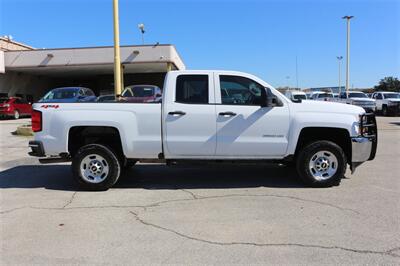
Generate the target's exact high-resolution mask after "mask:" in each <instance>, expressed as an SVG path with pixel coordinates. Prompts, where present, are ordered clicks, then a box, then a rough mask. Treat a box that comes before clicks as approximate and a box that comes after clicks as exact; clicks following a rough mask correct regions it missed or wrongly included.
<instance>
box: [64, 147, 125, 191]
mask: <svg viewBox="0 0 400 266" xmlns="http://www.w3.org/2000/svg"><path fill="white" fill-rule="evenodd" d="M72 172H73V175H74V178H75V180H76V181H77V182H78V183H79V184H80V185H81V186H82V187H83V188H84V189H87V190H96V191H102V190H107V189H109V188H110V187H112V186H113V185H114V184H115V183H116V182H117V180H118V178H119V176H120V173H121V165H120V162H119V160H118V157H117V155H116V154H114V152H113V151H112V150H110V149H109V148H107V147H106V146H103V145H99V144H89V145H86V146H83V147H82V148H80V149H79V151H78V152H77V154H76V155H75V156H74V158H73V160H72Z"/></svg>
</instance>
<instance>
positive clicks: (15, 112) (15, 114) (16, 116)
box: [14, 110, 20, 120]
mask: <svg viewBox="0 0 400 266" xmlns="http://www.w3.org/2000/svg"><path fill="white" fill-rule="evenodd" d="M19 117H20V115H19V111H18V110H15V111H14V119H15V120H18V119H19Z"/></svg>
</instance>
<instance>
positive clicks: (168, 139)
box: [163, 72, 216, 158]
mask: <svg viewBox="0 0 400 266" xmlns="http://www.w3.org/2000/svg"><path fill="white" fill-rule="evenodd" d="M174 75H175V73H173V72H171V73H170V74H169V77H170V78H171V80H176V83H173V82H171V83H167V84H166V86H168V88H169V91H168V92H167V93H169V94H168V95H167V97H168V99H173V100H168V102H166V103H164V110H163V119H164V131H165V132H164V138H165V142H164V143H165V144H166V147H164V148H165V156H166V158H179V157H180V156H182V157H183V158H190V157H193V158H196V157H210V156H214V155H215V149H216V136H215V133H216V128H215V127H216V125H215V120H216V115H215V105H214V104H213V103H214V102H215V101H214V100H215V96H214V94H215V93H214V81H213V76H212V74H209V73H208V72H205V73H201V72H200V73H198V74H197V73H196V74H192V73H190V74H178V76H176V79H175V77H174ZM164 99H165V97H164Z"/></svg>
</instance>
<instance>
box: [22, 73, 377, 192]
mask: <svg viewBox="0 0 400 266" xmlns="http://www.w3.org/2000/svg"><path fill="white" fill-rule="evenodd" d="M164 84H165V86H164V88H163V100H162V103H141V104H136V103H123V104H122V103H121V104H118V103H103V104H85V103H80V104H62V103H61V104H57V108H48V107H49V106H48V105H47V104H40V103H38V104H35V105H34V111H33V113H32V129H33V131H34V132H35V140H34V141H31V142H29V146H30V147H31V149H32V151H31V152H30V155H32V156H38V157H41V159H40V162H43V163H46V162H47V163H51V162H60V161H64V162H65V161H72V171H73V177H74V178H75V179H76V180H77V182H78V183H79V184H80V185H81V186H82V187H84V188H85V189H88V190H105V189H108V188H110V187H112V186H113V185H114V184H115V183H116V182H117V180H118V178H119V176H120V174H121V171H123V168H128V167H131V166H132V165H133V164H135V162H136V161H138V160H146V159H150V160H152V161H153V162H154V161H158V162H159V163H166V164H167V165H179V164H193V163H194V164H197V165H198V164H213V163H217V164H218V165H221V164H223V163H225V164H228V165H229V164H232V163H234V164H240V163H242V164H249V163H253V164H263V163H266V162H269V163H271V162H275V163H276V162H278V163H287V164H290V163H293V164H295V165H296V167H297V171H298V174H299V176H300V177H301V178H302V180H303V181H304V182H305V183H307V184H309V185H310V186H314V187H327V186H334V185H338V184H339V182H340V181H341V179H342V178H343V176H344V173H345V171H346V168H347V165H350V168H351V170H352V171H354V170H355V168H356V167H357V166H359V165H360V164H362V163H363V162H365V161H368V160H372V159H373V158H374V157H375V151H376V146H377V138H376V134H377V128H376V121H375V116H374V115H373V114H366V113H365V111H364V109H362V108H360V107H358V106H354V105H345V104H339V103H333V102H324V103H323V102H317V101H301V102H292V101H290V100H289V99H287V98H286V97H284V96H283V95H282V94H281V93H279V92H278V91H277V90H276V89H274V88H273V87H272V86H271V85H269V84H268V83H266V82H265V81H263V80H261V79H259V78H257V77H255V76H253V75H250V74H246V73H242V72H235V71H208V70H199V71H195V70H190V71H169V72H168V73H167V74H166V77H165V83H164ZM223 93H226V94H227V97H223ZM232 99H240V101H238V102H232ZM267 172H268V171H266V174H267ZM55 182H57V181H55Z"/></svg>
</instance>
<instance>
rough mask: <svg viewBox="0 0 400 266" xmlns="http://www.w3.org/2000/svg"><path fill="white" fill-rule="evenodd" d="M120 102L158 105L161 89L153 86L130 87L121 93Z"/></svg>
mask: <svg viewBox="0 0 400 266" xmlns="http://www.w3.org/2000/svg"><path fill="white" fill-rule="evenodd" d="M121 96H122V100H121V101H125V102H130V103H160V102H161V99H162V93H161V89H160V88H159V87H157V86H154V85H131V86H128V87H126V88H125V90H124V91H123V92H122V95H121Z"/></svg>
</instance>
